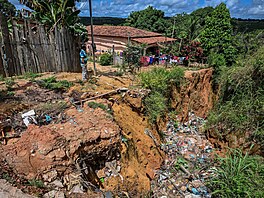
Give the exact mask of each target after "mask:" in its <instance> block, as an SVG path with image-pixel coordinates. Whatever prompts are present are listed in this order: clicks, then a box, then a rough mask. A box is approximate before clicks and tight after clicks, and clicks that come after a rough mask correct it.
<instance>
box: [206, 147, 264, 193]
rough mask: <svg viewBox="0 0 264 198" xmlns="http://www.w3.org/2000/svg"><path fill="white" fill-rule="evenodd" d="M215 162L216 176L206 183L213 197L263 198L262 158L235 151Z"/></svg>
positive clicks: (263, 168)
mask: <svg viewBox="0 0 264 198" xmlns="http://www.w3.org/2000/svg"><path fill="white" fill-rule="evenodd" d="M217 161H218V163H219V166H218V168H217V171H216V176H214V177H212V178H211V179H210V180H209V181H208V187H209V188H210V189H211V190H212V195H213V197H227V198H228V197H263V195H264V183H263V181H264V165H263V162H264V161H263V158H261V157H258V156H249V155H248V154H247V153H246V154H245V155H243V153H242V151H241V150H238V149H236V150H230V152H229V154H228V155H227V157H225V158H220V157H219V158H218V159H217Z"/></svg>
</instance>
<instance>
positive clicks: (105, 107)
mask: <svg viewBox="0 0 264 198" xmlns="http://www.w3.org/2000/svg"><path fill="white" fill-rule="evenodd" d="M88 106H89V107H90V108H93V109H97V108H100V109H102V110H104V111H106V112H107V113H109V114H112V113H113V112H112V110H111V109H109V108H108V107H107V106H106V105H104V104H102V103H97V102H89V103H88Z"/></svg>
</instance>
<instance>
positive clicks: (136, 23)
mask: <svg viewBox="0 0 264 198" xmlns="http://www.w3.org/2000/svg"><path fill="white" fill-rule="evenodd" d="M125 25H127V26H131V27H135V28H139V29H143V30H148V31H152V32H159V33H164V32H165V30H166V25H167V21H166V20H165V19H164V12H163V11H161V10H157V9H156V8H153V7H152V6H148V7H147V8H146V9H145V10H141V11H135V12H132V13H130V15H129V16H128V18H127V20H126V23H125Z"/></svg>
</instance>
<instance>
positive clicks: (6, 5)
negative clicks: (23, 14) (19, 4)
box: [0, 0, 16, 16]
mask: <svg viewBox="0 0 264 198" xmlns="http://www.w3.org/2000/svg"><path fill="white" fill-rule="evenodd" d="M0 12H1V13H2V14H4V15H6V16H8V15H11V16H14V15H15V13H16V8H15V6H14V5H13V4H12V3H10V2H9V1H8V0H0Z"/></svg>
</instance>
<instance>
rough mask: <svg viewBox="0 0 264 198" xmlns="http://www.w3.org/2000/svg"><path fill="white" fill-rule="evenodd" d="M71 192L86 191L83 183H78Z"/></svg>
mask: <svg viewBox="0 0 264 198" xmlns="http://www.w3.org/2000/svg"><path fill="white" fill-rule="evenodd" d="M71 193H81V194H82V193H84V190H83V187H82V185H80V184H78V185H76V186H74V187H73V188H72V189H71Z"/></svg>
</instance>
